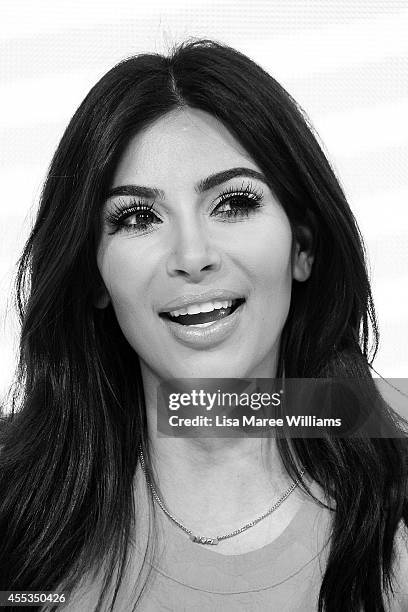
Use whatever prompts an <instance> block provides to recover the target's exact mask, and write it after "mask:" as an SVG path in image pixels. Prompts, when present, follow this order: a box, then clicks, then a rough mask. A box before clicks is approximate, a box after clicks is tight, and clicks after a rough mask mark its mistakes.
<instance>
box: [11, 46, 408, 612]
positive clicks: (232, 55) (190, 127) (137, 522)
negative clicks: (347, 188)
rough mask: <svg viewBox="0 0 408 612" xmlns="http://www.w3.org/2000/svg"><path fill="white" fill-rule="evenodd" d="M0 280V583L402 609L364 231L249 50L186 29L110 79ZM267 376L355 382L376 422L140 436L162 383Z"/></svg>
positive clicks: (396, 484)
mask: <svg viewBox="0 0 408 612" xmlns="http://www.w3.org/2000/svg"><path fill="white" fill-rule="evenodd" d="M17 289H18V304H19V307H20V312H21V317H22V336H21V356H20V378H19V384H18V385H17V387H16V388H17V389H18V390H19V391H20V393H19V394H16V396H15V399H14V407H15V408H18V411H17V412H16V414H15V415H14V417H13V418H11V419H9V420H8V421H7V424H6V425H5V426H4V428H3V433H2V439H1V441H2V446H3V448H2V453H1V485H0V486H1V491H2V501H1V506H0V507H1V511H0V516H1V534H2V538H1V541H2V545H1V553H0V568H1V571H0V575H1V583H0V586H1V589H2V590H17V589H18V590H20V591H22V590H26V591H27V590H31V591H34V590H37V591H38V590H41V591H52V592H58V593H65V594H66V609H67V610H93V609H100V610H108V609H114V610H129V609H132V608H133V606H134V605H136V609H140V610H149V611H150V610H161V609H169V610H173V609H174V610H180V609H188V610H191V609H197V610H198V609H199V610H218V609H221V608H222V609H227V610H240V609H242V610H243V609H245V610H265V609H269V610H273V609H282V610H303V611H307V610H319V611H321V610H328V611H336V612H337V611H342V610H344V611H347V612H350V611H360V610H366V611H368V610H369V611H370V612H371V611H374V610H375V611H383V610H403V609H407V606H408V604H407V599H406V597H407V595H406V594H407V584H406V581H405V584H404V579H403V576H404V564H405V569H406V566H407V561H406V560H407V554H408V553H407V548H406V543H404V540H403V537H404V533H405V532H404V529H405V528H406V525H407V522H408V504H407V492H406V482H407V459H406V457H407V455H406V440H405V438H404V437H403V433H402V431H403V430H402V425H401V423H400V420H399V418H397V415H395V414H394V413H393V412H392V411H391V410H390V409H388V408H387V407H386V406H385V405H384V404H383V403H382V402H380V401H379V396H378V393H377V391H376V389H375V386H374V384H373V382H372V379H371V376H370V369H369V364H368V358H369V331H370V327H371V329H372V330H373V333H374V347H373V348H374V354H375V348H376V340H377V330H376V323H375V314H374V308H373V303H372V298H371V293H370V286H369V282H368V277H367V272H366V268H365V264H364V252H363V247H362V241H361V237H360V234H359V231H358V228H357V225H356V222H355V220H354V218H353V215H352V213H351V211H350V208H349V206H348V204H347V202H346V200H345V197H344V195H343V193H342V191H341V188H340V186H339V184H338V182H337V180H336V178H335V176H334V174H333V172H332V170H331V168H330V166H329V164H328V162H327V160H326V159H325V157H324V155H323V153H322V151H321V149H320V147H319V145H318V143H317V141H316V139H315V137H314V136H313V134H312V132H311V130H310V128H309V127H308V126H307V124H306V121H305V119H304V118H303V116H302V114H301V112H300V111H299V109H298V107H297V106H296V104H295V102H294V101H293V100H292V99H291V98H290V96H289V95H288V94H287V93H286V92H285V91H284V90H283V89H282V88H281V87H280V86H279V84H278V83H276V81H274V80H273V79H272V78H271V77H270V76H269V75H268V74H266V73H265V72H264V71H263V70H262V69H261V68H260V67H259V66H257V65H256V64H254V63H253V62H252V61H251V60H249V59H248V58H246V57H245V56H243V55H241V54H240V53H238V52H236V51H234V50H233V49H230V48H228V47H226V46H223V45H219V44H216V43H214V42H211V41H198V42H194V43H188V44H184V45H181V46H180V47H179V48H178V49H176V50H175V52H174V53H173V54H172V55H171V56H170V57H162V56H160V55H141V56H138V57H134V58H131V59H129V60H126V61H124V62H122V63H121V64H119V65H118V66H116V67H115V68H113V69H112V70H111V71H110V72H108V73H107V74H106V75H105V76H104V77H103V78H102V79H101V80H100V81H99V83H97V85H95V87H94V88H93V89H92V90H91V91H90V93H89V94H88V96H87V97H86V99H85V100H84V102H83V103H82V104H81V106H80V108H79V109H78V111H77V112H76V114H75V115H74V117H73V119H72V120H71V123H70V124H69V126H68V128H67V130H66V132H65V134H64V136H63V138H62V140H61V143H60V145H59V147H58V149H57V151H56V153H55V156H54V159H53V161H52V164H51V167H50V170H49V174H48V178H47V180H46V183H45V187H44V191H43V194H42V201H41V207H40V210H39V213H38V218H37V221H36V224H35V227H34V229H33V232H32V234H31V236H30V238H29V241H28V243H27V245H26V248H25V251H24V254H23V256H22V259H21V262H20V272H19V282H18V287H17ZM283 373H285V375H286V377H290V378H294V377H298V378H300V377H304V378H314V377H327V378H330V377H339V378H343V377H344V378H358V379H359V380H360V382H361V380H363V382H364V388H365V392H366V396H367V398H368V402H369V403H371V401H372V400H373V403H372V405H373V406H374V407H375V408H374V409H375V410H376V411H377V413H376V415H375V416H376V418H377V420H378V423H379V426H380V425H381V424H384V423H385V424H386V425H387V427H389V428H391V429H392V432H393V434H394V435H393V436H392V437H388V438H387V439H376V438H368V437H354V438H352V437H349V438H347V437H344V438H340V437H334V436H330V435H325V436H324V437H322V438H317V439H316V438H315V439H307V438H306V439H304V438H299V439H292V440H289V439H285V438H279V439H274V438H266V439H261V438H228V439H224V438H179V439H176V438H163V437H160V436H159V435H158V433H157V428H156V420H155V419H156V397H157V395H156V394H157V389H158V386H159V385H160V383H162V382H163V381H165V380H167V379H171V378H189V377H194V378H218V377H223V378H247V377H255V378H273V377H278V378H279V377H281V376H282V375H283ZM183 532H184V533H183ZM235 532H237V533H235ZM188 535H190V536H191V539H189V537H188ZM202 536H205V538H204V540H206V538H207V539H208V541H207V542H206V544H204V545H202V544H200V537H202ZM210 536H211V538H212V536H216V537H215V540H216V539H217V538H218V539H217V542H218V545H217V546H214V545H212V544H214V543H216V542H215V541H214V542H210V541H209V540H211V538H210ZM194 539H195V540H196V541H194ZM192 540H193V541H192ZM404 593H405V595H404ZM99 596H100V597H99ZM404 597H405V599H404ZM98 600H99V602H98ZM111 605H112V606H113V607H111ZM404 606H405V608H404ZM50 607H51V606H50ZM44 609H45V608H44Z"/></svg>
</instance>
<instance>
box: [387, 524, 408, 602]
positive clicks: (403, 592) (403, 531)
mask: <svg viewBox="0 0 408 612" xmlns="http://www.w3.org/2000/svg"><path fill="white" fill-rule="evenodd" d="M392 576H393V580H392V585H393V590H394V596H393V597H392V598H389V606H388V608H387V612H406V610H408V527H407V525H406V524H405V523H404V522H403V521H400V524H399V526H398V529H397V532H396V534H395V540H394V566H393V574H392Z"/></svg>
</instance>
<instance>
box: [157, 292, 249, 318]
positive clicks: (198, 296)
mask: <svg viewBox="0 0 408 612" xmlns="http://www.w3.org/2000/svg"><path fill="white" fill-rule="evenodd" d="M243 298H244V296H243V295H242V293H237V292H236V291H230V290H228V289H212V290H211V291H204V292H203V293H194V294H193V293H188V294H185V295H180V296H179V297H177V298H175V299H174V300H172V301H171V302H167V304H164V305H163V306H161V307H160V309H159V312H160V313H161V312H169V311H170V310H178V309H179V308H183V307H185V306H189V305H191V304H202V303H204V302H212V301H214V300H239V299H243Z"/></svg>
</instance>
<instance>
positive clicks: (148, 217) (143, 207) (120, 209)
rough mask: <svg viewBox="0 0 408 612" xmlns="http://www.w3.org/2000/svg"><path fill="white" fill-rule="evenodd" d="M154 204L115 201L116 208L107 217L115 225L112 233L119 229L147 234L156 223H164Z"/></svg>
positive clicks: (108, 221)
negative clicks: (154, 208)
mask: <svg viewBox="0 0 408 612" xmlns="http://www.w3.org/2000/svg"><path fill="white" fill-rule="evenodd" d="M153 206H154V203H153V204H148V203H146V202H143V201H138V202H136V203H135V202H133V203H129V202H128V203H124V202H118V203H115V207H114V209H113V210H112V211H111V212H110V213H109V215H108V216H107V217H106V221H107V223H108V224H109V225H111V226H112V227H113V231H112V232H110V233H111V234H115V233H116V232H119V231H130V232H136V233H139V234H145V233H147V232H149V231H151V230H152V229H153V226H154V225H155V224H160V223H162V221H161V219H159V217H158V216H157V215H156V213H155V211H154V210H153Z"/></svg>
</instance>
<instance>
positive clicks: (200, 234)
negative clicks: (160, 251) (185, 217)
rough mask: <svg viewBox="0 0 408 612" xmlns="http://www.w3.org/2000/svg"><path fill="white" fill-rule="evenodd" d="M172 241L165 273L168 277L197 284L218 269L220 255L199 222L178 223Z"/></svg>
mask: <svg viewBox="0 0 408 612" xmlns="http://www.w3.org/2000/svg"><path fill="white" fill-rule="evenodd" d="M172 239H173V240H172V248H171V252H170V254H169V256H168V259H167V272H168V274H169V275H170V276H183V277H185V279H186V280H189V281H191V282H195V283H197V282H200V281H201V280H202V279H203V278H204V277H205V276H206V274H208V273H209V272H214V271H216V270H218V269H219V268H220V266H221V256H220V253H219V251H218V249H216V248H215V246H214V244H213V243H212V241H211V239H210V237H209V235H208V230H207V231H206V228H205V227H203V224H201V223H200V222H199V220H189V221H188V222H183V223H180V224H179V227H178V228H177V229H175V230H174V233H173V236H172Z"/></svg>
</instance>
